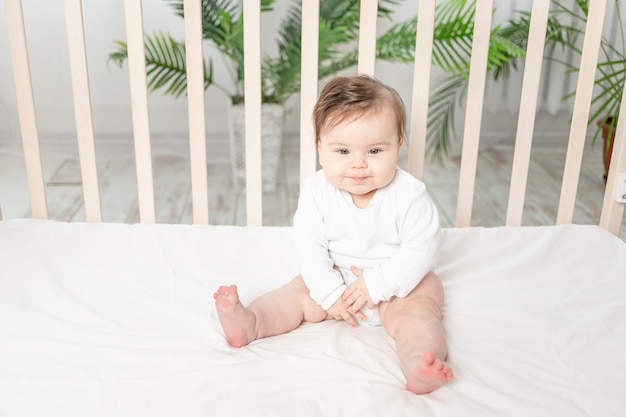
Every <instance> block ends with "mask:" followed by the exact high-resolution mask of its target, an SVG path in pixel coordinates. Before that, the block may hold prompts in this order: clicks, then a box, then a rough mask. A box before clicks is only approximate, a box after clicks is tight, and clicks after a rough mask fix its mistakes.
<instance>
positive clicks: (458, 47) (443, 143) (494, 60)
mask: <svg viewBox="0 0 626 417" xmlns="http://www.w3.org/2000/svg"><path fill="white" fill-rule="evenodd" d="M475 9H476V1H475V0H449V1H447V2H446V3H443V4H441V5H440V6H439V7H438V8H437V9H436V13H435V33H434V39H433V43H434V46H433V62H434V64H435V65H437V66H439V67H440V68H441V69H443V70H444V71H445V74H444V75H443V76H442V77H441V78H440V79H439V80H438V82H437V83H436V84H435V86H434V88H433V91H432V93H431V96H430V99H429V100H430V103H429V111H428V138H427V139H428V151H429V154H430V156H431V157H432V158H433V159H438V160H441V159H443V157H445V156H447V155H448V153H449V150H450V147H451V142H452V139H453V138H454V137H455V136H456V128H455V123H456V118H455V110H456V109H457V108H459V107H460V106H461V105H462V104H463V100H464V98H465V93H466V91H467V85H468V78H469V63H470V56H471V48H472V39H473V32H474V17H475ZM516 35H518V33H513V32H511V31H510V30H508V27H502V26H500V25H498V26H496V27H494V28H493V29H492V31H491V36H490V39H489V55H488V62H487V67H488V71H489V74H490V76H491V77H493V79H494V80H498V79H500V78H501V77H503V76H505V75H506V74H507V73H509V72H510V71H511V69H514V68H516V63H517V60H518V58H522V57H524V56H525V55H526V48H525V44H524V42H525V39H524V40H522V39H520V38H518V37H516Z"/></svg>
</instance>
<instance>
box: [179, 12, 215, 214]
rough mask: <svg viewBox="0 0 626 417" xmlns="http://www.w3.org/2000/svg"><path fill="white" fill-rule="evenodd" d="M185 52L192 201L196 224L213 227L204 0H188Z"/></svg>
mask: <svg viewBox="0 0 626 417" xmlns="http://www.w3.org/2000/svg"><path fill="white" fill-rule="evenodd" d="M183 7H184V13H185V51H186V52H185V53H186V60H187V102H188V107H189V110H188V117H189V152H190V164H191V194H192V196H191V199H192V206H193V222H194V224H209V196H208V184H207V182H208V179H207V157H206V139H205V136H206V126H205V121H204V61H203V58H202V8H201V3H200V0H185V1H184V3H183Z"/></svg>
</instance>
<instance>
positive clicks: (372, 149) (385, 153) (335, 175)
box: [317, 110, 402, 207]
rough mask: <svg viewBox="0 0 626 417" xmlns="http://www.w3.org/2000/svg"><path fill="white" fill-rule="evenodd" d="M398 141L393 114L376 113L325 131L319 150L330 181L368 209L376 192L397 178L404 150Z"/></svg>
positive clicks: (321, 161)
mask: <svg viewBox="0 0 626 417" xmlns="http://www.w3.org/2000/svg"><path fill="white" fill-rule="evenodd" d="M398 137H399V134H398V132H397V129H396V122H395V117H394V115H393V113H392V112H391V111H389V110H382V111H372V112H371V113H370V114H366V115H364V116H361V117H359V118H357V119H354V120H347V121H344V122H341V123H339V124H338V125H337V126H335V127H333V128H330V129H325V130H324V131H323V132H322V134H321V135H320V140H319V141H318V144H317V149H318V153H319V160H320V165H321V166H322V168H324V175H325V176H326V179H327V180H328V182H330V183H331V184H332V185H334V186H335V187H337V188H339V189H341V190H345V191H347V192H348V193H350V195H352V199H353V201H354V203H355V204H356V205H357V206H358V207H366V206H367V204H368V203H369V201H370V199H371V198H372V196H373V195H374V193H375V192H376V190H377V189H379V188H381V187H384V186H386V185H387V184H389V183H390V182H391V181H392V180H393V178H394V176H395V174H396V165H397V164H398V154H399V150H400V146H402V140H398Z"/></svg>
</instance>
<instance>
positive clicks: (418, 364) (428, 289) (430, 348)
mask: <svg viewBox="0 0 626 417" xmlns="http://www.w3.org/2000/svg"><path fill="white" fill-rule="evenodd" d="M442 307H443V286H442V285H441V282H440V281H439V277H437V275H435V274H434V273H433V272H430V273H429V274H428V275H426V276H425V277H424V279H422V281H421V282H420V284H419V285H418V286H417V287H416V288H415V289H414V290H413V291H412V292H411V293H410V294H409V295H407V296H406V297H404V298H394V299H392V300H391V301H389V302H384V303H381V305H380V315H381V318H382V322H383V325H384V326H385V330H387V333H389V335H390V336H391V337H393V338H394V339H395V341H396V347H397V349H398V355H399V356H400V361H401V363H402V368H403V370H404V373H405V375H406V377H407V384H406V388H407V389H408V390H409V391H412V392H414V393H416V394H425V393H428V392H431V391H433V390H435V389H437V388H439V387H440V386H441V385H443V384H445V383H446V382H448V381H449V380H451V379H452V370H451V369H450V367H449V366H448V365H447V364H446V363H445V362H444V359H445V358H446V355H447V353H448V347H447V344H446V337H445V333H444V330H443V326H442V323H441V318H442Z"/></svg>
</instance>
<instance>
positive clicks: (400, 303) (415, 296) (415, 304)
mask: <svg viewBox="0 0 626 417" xmlns="http://www.w3.org/2000/svg"><path fill="white" fill-rule="evenodd" d="M443 300H444V290H443V285H442V284H441V280H440V279H439V277H438V276H437V274H435V273H434V272H432V271H431V272H429V273H428V274H426V276H425V277H424V278H422V280H421V281H420V283H419V284H418V285H417V287H415V288H414V289H413V291H411V292H410V293H409V294H408V295H407V296H406V297H402V298H400V297H393V298H392V299H391V300H389V301H382V302H381V303H379V304H378V309H379V314H380V317H381V321H382V323H383V325H384V326H385V329H386V330H387V332H388V333H389V334H391V335H393V334H394V333H395V326H396V323H397V321H398V320H399V319H401V318H403V317H406V316H407V315H409V316H414V317H415V318H416V319H419V318H436V319H438V320H441V318H442V310H443Z"/></svg>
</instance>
